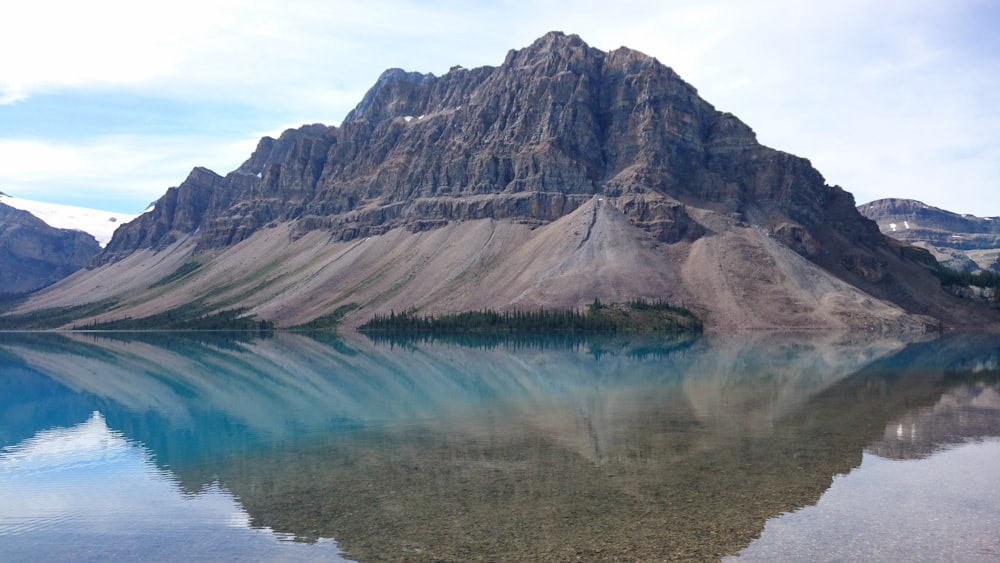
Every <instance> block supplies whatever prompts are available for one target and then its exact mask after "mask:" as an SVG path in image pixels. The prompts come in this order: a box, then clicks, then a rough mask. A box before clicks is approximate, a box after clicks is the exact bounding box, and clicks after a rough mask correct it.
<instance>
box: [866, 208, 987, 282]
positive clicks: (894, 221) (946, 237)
mask: <svg viewBox="0 0 1000 563" xmlns="http://www.w3.org/2000/svg"><path fill="white" fill-rule="evenodd" d="M858 210H859V211H860V212H861V214H862V215H864V216H865V217H868V218H869V219H871V220H873V221H875V222H876V223H877V224H878V226H879V229H880V230H881V231H882V233H883V234H885V235H887V236H890V237H892V238H894V239H897V240H900V241H904V242H907V243H910V244H913V245H916V246H919V247H921V248H925V249H927V250H928V251H929V252H930V253H931V254H933V255H934V257H935V258H937V260H938V261H940V262H941V263H942V264H944V265H945V266H947V267H949V268H952V269H955V270H960V271H968V272H972V271H975V270H992V271H994V272H1000V217H977V216H975V215H968V214H966V215H961V214H958V213H954V212H951V211H947V210H944V209H939V208H937V207H933V206H930V205H927V204H925V203H923V202H921V201H917V200H913V199H901V198H885V199H879V200H875V201H872V202H869V203H866V204H863V205H859V206H858Z"/></svg>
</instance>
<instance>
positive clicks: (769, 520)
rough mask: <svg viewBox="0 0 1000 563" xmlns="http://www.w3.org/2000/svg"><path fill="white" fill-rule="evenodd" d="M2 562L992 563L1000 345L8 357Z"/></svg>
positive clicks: (44, 340) (810, 343)
mask: <svg viewBox="0 0 1000 563" xmlns="http://www.w3.org/2000/svg"><path fill="white" fill-rule="evenodd" d="M0 448H2V449H0V560H3V561H38V560H45V561H87V560H93V561H98V560H99V561H106V560H140V559H142V560H212V561H218V560H233V561H248V560H250V561H252V560H258V561H275V560H295V561H300V560H316V561H323V560H329V561H343V560H358V561H371V560H400V561H403V560H405V561H425V560H426V561H437V560H444V561H467V560H511V561H513V560H560V561H562V560H577V559H579V560H623V559H624V560H664V559H671V558H674V559H687V560H692V559H694V560H718V559H720V558H723V557H725V556H733V557H740V558H744V559H750V560H760V561H774V560H943V561H982V560H997V559H1000V536H998V535H997V534H996V531H997V530H1000V471H998V468H1000V341H997V339H996V338H995V337H994V338H990V337H984V336H976V335H959V336H953V337H945V338H941V339H938V340H933V341H922V342H903V341H900V340H896V339H890V338H885V339H882V338H876V337H871V336H870V335H860V336H857V337H854V336H851V335H843V334H840V335H836V334H812V335H805V336H804V335H776V334H770V333H767V334H751V335H741V336H730V337H723V336H706V337H703V338H701V339H698V340H695V341H691V342H665V341H656V340H643V341H628V340H616V339H611V340H602V341H573V340H567V339H546V340H516V341H509V340H508V341H483V340H480V341H476V342H464V343H455V342H427V341H420V340H411V341H406V342H388V341H387V342H377V343H376V342H372V341H370V340H368V339H367V338H365V337H361V336H350V337H347V338H346V339H345V340H339V339H334V338H331V337H329V336H318V337H310V336H308V335H299V334H276V335H274V336H272V337H270V338H265V339H259V340H253V339H245V338H234V337H232V335H229V336H226V335H212V334H198V333H194V334H179V333H160V334H140V333H121V334H114V335H109V334H96V333H75V334H48V333H46V334H31V333H0Z"/></svg>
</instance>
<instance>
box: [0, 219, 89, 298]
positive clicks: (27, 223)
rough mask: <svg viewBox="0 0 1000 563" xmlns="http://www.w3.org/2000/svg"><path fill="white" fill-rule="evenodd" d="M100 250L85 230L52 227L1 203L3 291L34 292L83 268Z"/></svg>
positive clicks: (0, 287) (0, 285)
mask: <svg viewBox="0 0 1000 563" xmlns="http://www.w3.org/2000/svg"><path fill="white" fill-rule="evenodd" d="M100 251H101V247H100V245H99V244H98V243H97V240H96V239H95V238H94V237H93V236H91V235H89V234H87V233H84V232H82V231H72V230H69V229H56V228H54V227H50V226H49V225H47V224H46V223H45V222H44V221H42V220H41V219H38V218H37V217H35V216H34V215H32V214H31V213H28V212H27V211H22V210H20V209H14V208H13V207H11V206H9V205H6V204H3V203H0V293H20V292H28V291H34V290H36V289H38V288H41V287H45V286H47V285H49V284H51V283H54V282H56V281H58V280H60V279H62V278H64V277H66V276H68V275H70V274H72V273H73V272H75V271H77V270H79V269H80V268H82V267H84V266H85V265H86V264H87V262H89V261H90V259H91V258H93V257H94V256H96V255H97V254H98V253H99V252H100Z"/></svg>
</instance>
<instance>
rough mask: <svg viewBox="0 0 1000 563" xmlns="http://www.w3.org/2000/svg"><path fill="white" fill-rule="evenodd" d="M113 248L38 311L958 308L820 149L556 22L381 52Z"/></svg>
mask: <svg viewBox="0 0 1000 563" xmlns="http://www.w3.org/2000/svg"><path fill="white" fill-rule="evenodd" d="M95 265H96V266H97V267H96V268H95V269H94V270H92V271H90V272H88V273H87V274H86V275H81V276H76V277H74V279H73V280H71V281H69V280H68V281H67V283H65V284H61V285H60V286H59V287H58V288H54V289H53V290H52V291H51V292H45V293H44V294H42V295H39V296H37V298H36V299H34V300H32V301H31V302H29V303H28V304H27V305H26V306H25V307H26V310H32V309H39V308H45V307H56V306H64V305H67V304H77V303H80V302H81V300H82V299H81V297H80V296H81V295H83V294H87V295H89V296H90V299H93V300H96V299H97V298H99V297H102V298H112V299H114V300H116V301H117V302H118V303H120V305H119V306H118V307H117V308H115V309H112V310H109V311H107V312H106V313H105V314H104V315H103V316H102V318H106V319H109V318H115V317H116V316H117V317H120V316H124V315H131V316H133V317H138V316H141V315H143V314H152V313H155V312H158V311H163V310H166V309H169V308H170V307H176V306H178V305H179V304H181V303H190V302H197V303H199V304H200V305H202V306H205V307H208V308H224V307H235V306H239V307H242V308H245V309H247V310H249V311H250V312H251V313H253V314H256V315H258V316H259V317H262V318H267V319H269V320H275V321H276V322H278V323H279V324H282V325H293V324H297V323H300V322H305V321H308V320H310V319H313V318H316V317H320V316H324V315H329V314H331V313H332V312H334V311H336V310H341V311H343V310H346V309H344V307H345V306H348V305H349V306H350V307H347V309H350V310H352V311H353V312H352V313H350V314H349V315H348V316H347V318H346V321H347V322H348V323H352V322H362V321H363V320H364V319H365V318H366V317H367V316H370V315H371V314H373V313H376V312H387V311H388V310H390V309H395V310H402V309H406V308H410V307H415V308H417V309H419V310H422V311H425V312H443V311H456V310H467V309H479V308H482V307H487V306H488V307H496V308H511V307H575V306H581V305H583V304H585V303H588V302H591V301H593V299H594V298H595V297H599V298H601V299H602V300H607V301H617V300H623V299H629V298H634V297H643V298H660V299H667V300H669V301H671V302H675V303H681V304H684V305H687V306H689V307H690V308H692V309H694V310H695V312H696V313H699V314H701V315H702V316H704V317H705V320H706V325H707V326H709V327H717V328H824V327H831V326H837V327H839V326H847V327H859V326H868V327H871V326H884V325H894V326H895V325H900V326H902V325H906V326H908V327H911V326H915V325H921V324H923V323H925V322H931V321H930V319H928V318H927V316H931V317H934V318H935V320H934V321H933V322H937V319H942V318H944V319H945V320H946V321H947V322H958V321H960V320H961V319H962V318H964V313H959V312H956V311H958V309H956V308H955V307H954V304H953V303H950V302H945V301H941V299H947V297H944V296H942V295H941V292H940V290H939V284H938V283H937V281H936V279H935V278H933V276H932V275H931V274H930V269H931V268H933V267H934V266H935V261H934V259H933V257H932V256H931V255H930V254H929V253H928V252H926V251H925V250H922V249H917V248H914V247H912V246H909V245H905V244H901V243H898V242H896V241H893V240H892V239H887V238H886V237H884V236H882V234H881V233H880V232H879V229H878V227H877V225H876V224H875V223H874V222H873V221H871V220H869V219H867V218H865V217H863V216H862V215H861V214H860V213H858V211H857V209H856V208H855V202H854V199H853V197H852V196H851V194H849V193H847V192H846V191H844V190H843V189H841V188H839V187H836V186H829V185H827V184H826V183H825V181H824V179H823V177H822V175H821V174H820V173H819V172H817V171H816V170H815V169H814V168H813V167H812V166H811V165H810V163H809V161H807V160H805V159H803V158H799V157H796V156H794V155H791V154H787V153H784V152H781V151H778V150H774V149H771V148H768V147H765V146H762V145H760V144H759V143H758V142H757V140H756V137H755V135H754V133H753V131H752V130H751V129H750V128H749V127H748V126H747V125H745V124H744V123H742V122H741V121H740V120H739V119H737V118H736V117H735V116H733V115H731V114H728V113H724V112H720V111H718V110H716V109H715V108H714V107H713V106H712V105H711V104H709V103H708V102H706V101H704V100H702V99H701V98H700V97H699V96H698V93H697V91H696V90H695V88H693V87H692V86H690V85H689V84H687V83H685V82H684V81H683V80H681V78H680V77H678V75H677V74H676V73H675V72H674V71H673V70H671V69H670V68H668V67H666V66H664V65H663V64H661V63H660V62H659V61H657V60H656V59H654V58H652V57H649V56H647V55H644V54H642V53H639V52H637V51H634V50H631V49H627V48H620V49H616V50H613V51H610V52H603V51H601V50H598V49H595V48H592V47H590V46H588V45H587V44H586V43H584V41H583V40H581V39H580V38H579V37H577V36H574V35H564V34H562V33H558V32H552V33H549V34H547V35H545V36H543V37H541V38H539V39H538V40H536V41H535V42H534V43H533V44H532V45H530V46H528V47H527V48H524V49H520V50H512V51H510V52H509V53H508V54H507V56H506V59H505V60H504V61H503V63H502V64H501V65H499V66H497V67H482V68H476V69H465V68H461V67H455V68H453V69H451V70H450V71H449V72H448V73H447V74H445V75H443V76H440V77H438V76H434V75H431V74H420V73H413V72H406V71H403V70H399V69H392V70H388V71H386V72H385V73H383V75H382V76H381V77H380V78H379V79H378V81H377V82H376V84H375V86H374V87H373V88H372V89H371V90H370V91H369V92H368V93H367V94H366V95H365V96H364V98H363V99H362V101H361V102H360V103H359V104H358V106H357V107H356V108H355V109H354V110H353V111H352V112H350V114H349V115H348V116H347V117H346V118H345V120H344V121H343V123H342V124H341V125H340V126H339V127H331V126H325V125H319V124H314V125H307V126H304V127H300V128H298V129H292V130H288V131H286V132H284V133H283V134H282V135H281V136H280V137H279V138H278V139H273V138H269V137H266V138H264V139H262V140H261V141H260V143H259V144H258V146H257V148H256V150H255V151H254V153H253V154H252V155H251V156H250V158H249V159H248V160H247V161H246V162H245V163H243V165H241V166H240V167H239V168H238V169H237V170H235V171H233V172H231V173H229V174H227V175H225V176H220V175H218V174H216V173H214V172H212V171H210V170H207V169H204V168H195V169H194V170H193V171H192V172H191V174H190V175H189V176H188V178H187V179H186V180H185V181H184V182H183V183H181V184H180V185H179V186H177V187H175V188H170V189H169V190H168V191H167V192H166V194H165V195H164V196H163V197H162V198H161V199H160V200H159V201H158V202H157V203H156V205H155V207H154V209H152V210H151V211H149V212H147V213H145V214H144V215H142V216H140V217H139V218H138V219H136V220H134V221H132V222H131V223H128V224H126V225H124V226H122V227H121V228H119V229H118V230H117V232H116V233H115V235H114V237H113V239H112V240H111V242H110V243H109V244H108V245H107V247H106V248H105V250H104V252H103V253H102V254H101V255H100V256H99V257H98V259H97V260H96V262H95ZM140 274H141V275H140ZM157 276H159V278H157ZM123 279H131V280H135V281H134V283H125V282H123V281H122V280H123ZM167 282H169V283H167ZM143 284H145V285H143ZM153 285H155V286H156V287H157V288H158V289H157V290H156V291H155V292H150V291H149V287H151V286H153ZM98 286H100V289H98ZM111 288H114V289H111ZM915 315H916V316H915Z"/></svg>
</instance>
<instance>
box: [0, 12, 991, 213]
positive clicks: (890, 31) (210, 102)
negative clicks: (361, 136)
mask: <svg viewBox="0 0 1000 563" xmlns="http://www.w3.org/2000/svg"><path fill="white" fill-rule="evenodd" d="M997 29H1000V2H996V1H995V0H949V1H948V2H941V1H940V0H935V1H927V0H840V1H839V2H815V1H808V0H807V1H803V0H761V1H754V0H676V1H673V0H659V1H648V2H647V1H637V0H618V1H617V2H613V3H611V2H607V1H606V0H605V1H602V2H596V1H584V2H569V1H559V2H556V1H549V0H531V1H521V0H493V1H490V2H459V1H457V0H428V1H418V0H336V1H334V0H291V1H289V2H275V1H273V0H197V1H194V0H173V1H171V2H157V3H147V2H134V1H133V0H90V1H89V2H79V1H64V0H33V1H32V2H17V3H14V4H13V5H11V6H7V7H5V9H4V17H3V18H2V20H0V191H2V192H4V193H7V194H8V195H12V196H16V197H20V198H24V199H32V200H37V201H45V202H51V203H60V204H67V205H77V206H84V207H95V208H98V209H105V210H109V211H114V212H118V213H133V214H134V213H139V212H141V211H142V210H143V209H145V208H146V207H147V206H148V204H149V203H150V202H152V201H154V200H156V199H157V198H159V197H160V196H161V195H163V193H164V192H165V191H166V190H167V188H169V187H171V186H176V185H178V184H180V183H181V182H182V181H183V180H184V178H185V177H186V176H187V174H188V173H189V172H190V170H191V169H192V168H194V167H196V166H204V167H207V168H210V169H212V170H214V171H215V172H217V173H219V174H225V173H227V172H230V171H232V170H234V169H235V168H237V167H238V166H239V165H240V164H241V163H242V162H243V161H244V160H246V159H247V158H248V157H249V156H250V154H251V152H252V151H253V148H254V147H255V146H256V144H257V141H258V140H259V139H260V138H261V137H262V136H264V135H270V136H277V135H278V134H280V132H281V131H282V130H284V129H287V128H290V127H297V126H299V125H302V124H306V123H325V124H328V125H339V124H340V122H341V121H342V120H343V118H344V116H346V115H347V113H348V112H349V111H350V110H351V109H353V107H354V106H355V105H356V104H357V103H358V102H359V101H360V100H361V98H362V96H363V95H364V93H365V92H366V91H367V90H368V88H370V87H371V86H372V85H373V84H374V82H375V80H376V79H377V78H378V76H379V75H380V74H381V73H382V71H384V70H385V69H387V68H403V69H406V70H409V71H419V72H431V73H434V74H436V75H442V74H444V73H446V72H448V69H449V68H451V67H452V66H455V65H461V66H464V67H466V68H474V67H480V66H497V65H500V64H501V63H502V62H503V60H504V57H505V56H506V53H507V51H508V50H510V49H521V48H524V47H526V46H528V45H530V44H531V43H532V42H533V41H534V40H535V39H537V38H538V37H541V36H542V35H544V34H545V33H546V32H548V31H553V30H558V31H563V32H565V33H567V34H577V35H579V36H580V37H581V38H582V39H583V40H584V41H586V42H587V43H588V44H589V45H590V46H592V47H596V48H598V49H601V50H603V51H610V50H613V49H616V48H618V47H621V46H627V47H630V48H633V49H636V50H639V51H642V52H644V53H646V54H648V55H651V56H654V57H656V58H657V59H658V60H659V61H660V62H662V63H663V64H665V65H667V66H670V67H671V68H673V69H674V70H675V71H677V73H678V74H680V76H681V77H682V78H683V79H684V80H686V81H687V82H688V83H690V84H692V85H693V86H694V87H695V88H697V89H698V92H699V94H700V95H701V96H702V98H704V99H705V100H707V101H708V102H709V103H711V104H712V105H714V106H715V107H716V108H717V109H719V110H720V111H727V112H730V113H733V114H735V115H736V116H737V117H739V118H740V119H741V120H742V121H744V122H745V123H747V124H748V125H749V126H750V127H751V128H753V130H754V131H755V132H756V133H757V138H758V140H759V141H760V142H761V143H763V144H765V145H768V146H770V147H773V148H776V149H779V150H782V151H785V152H789V153H792V154H795V155H798V156H801V157H804V158H807V159H809V160H810V161H811V162H812V164H813V166H815V167H816V168H817V169H818V170H819V171H820V172H821V173H822V174H823V176H824V177H825V178H826V181H827V183H829V184H831V185H839V186H841V187H843V188H844V189H846V190H847V191H849V192H851V193H853V194H854V196H855V200H856V201H857V203H859V204H861V203H866V202H868V201H871V200H875V199H879V198H884V197H902V198H911V199H918V200H920V201H923V202H924V203H926V204H928V205H932V206H935V207H941V208H943V209H947V210H950V211H955V212H958V213H970V214H974V215H978V216H1000V185H998V184H1000V134H998V132H1000V33H997V32H996V30H997Z"/></svg>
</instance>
